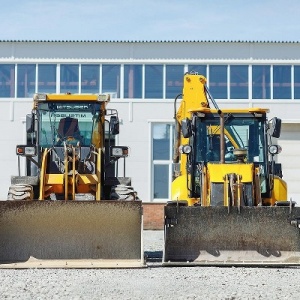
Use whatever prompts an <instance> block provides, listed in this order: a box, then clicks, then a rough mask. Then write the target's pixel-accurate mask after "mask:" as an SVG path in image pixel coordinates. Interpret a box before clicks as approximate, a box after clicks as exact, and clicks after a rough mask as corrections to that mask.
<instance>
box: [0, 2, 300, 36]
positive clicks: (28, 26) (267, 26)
mask: <svg viewBox="0 0 300 300" xmlns="http://www.w3.org/2000/svg"><path fill="white" fill-rule="evenodd" d="M0 7H1V9H0V20H1V24H2V26H1V27H2V30H1V32H0V40H103V41H107V40H115V41H116V40H117V41H128V40H130V41H136V40H139V41H147V40H151V41H153V40H157V41H162V40H168V41H170V40H177V41H178V40H181V41H182V40H185V41H187V40H207V41H208V40H209V41H216V40H217V41H233V40H242V41H300V37H299V35H300V17H299V12H300V1H299V0H285V1H282V0H280V1H279V0H252V1H249V0H181V1H180V0H173V1H172V0H170V1H167V0H123V1H122V0H106V1H104V0H9V1H8V0H0Z"/></svg>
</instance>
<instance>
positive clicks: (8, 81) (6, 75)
mask: <svg viewBox="0 0 300 300" xmlns="http://www.w3.org/2000/svg"><path fill="white" fill-rule="evenodd" d="M14 96H15V65H0V97H9V98H12V97H14Z"/></svg>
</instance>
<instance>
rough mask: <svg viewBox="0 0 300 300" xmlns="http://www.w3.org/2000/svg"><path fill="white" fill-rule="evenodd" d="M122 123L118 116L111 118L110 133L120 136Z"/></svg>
mask: <svg viewBox="0 0 300 300" xmlns="http://www.w3.org/2000/svg"><path fill="white" fill-rule="evenodd" d="M119 125H120V122H119V118H118V117H117V116H111V117H110V132H111V134H112V135H116V134H119V132H120V128H119V127H120V126H119Z"/></svg>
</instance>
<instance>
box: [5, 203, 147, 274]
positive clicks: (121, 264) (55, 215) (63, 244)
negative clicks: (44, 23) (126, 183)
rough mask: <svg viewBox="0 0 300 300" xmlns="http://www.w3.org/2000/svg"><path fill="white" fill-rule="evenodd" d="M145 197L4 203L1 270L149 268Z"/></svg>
mask: <svg viewBox="0 0 300 300" xmlns="http://www.w3.org/2000/svg"><path fill="white" fill-rule="evenodd" d="M142 229H143V228H142V205H141V202H140V201H133V202H131V201H130V202H129V201H0V268H31V267H32V268H134V267H144V266H145V264H144V254H143V249H142Z"/></svg>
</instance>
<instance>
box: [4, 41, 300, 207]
mask: <svg viewBox="0 0 300 300" xmlns="http://www.w3.org/2000/svg"><path fill="white" fill-rule="evenodd" d="M188 71H196V72H198V73H200V74H203V75H205V76H206V77H207V79H208V87H209V89H210V92H211V94H212V96H213V97H214V99H215V100H216V102H217V103H218V105H219V107H220V108H229V107H237V108H243V107H263V108H269V109H270V114H269V118H270V119H271V118H272V117H274V116H277V117H279V118H281V119H282V133H281V138H280V139H279V141H278V144H279V145H280V146H281V147H282V149H283V150H282V153H281V154H279V156H278V157H277V161H278V162H280V163H282V169H283V178H284V179H285V180H286V181H287V183H288V194H289V197H290V198H292V199H293V200H294V201H297V202H298V203H300V200H298V199H300V175H299V170H300V160H299V158H297V157H298V153H297V152H298V148H299V147H300V115H299V112H300V43H298V42H295V43H291V42H234V41H233V42H217V41H191V42H189V41H182V42H180V41H179V42H177V41H170V42H163V41H153V42H150V41H147V42H144V41H119V42H118V41H0V124H1V129H2V130H1V133H2V135H1V136H2V138H1V139H0V145H1V148H0V149H1V150H0V151H1V158H0V169H1V173H0V180H1V185H0V197H1V198H0V199H6V195H7V190H8V187H9V185H10V176H11V175H17V174H18V163H17V157H16V155H15V146H16V145H17V144H22V143H25V142H26V130H25V119H26V114H28V113H30V111H31V108H32V96H33V94H34V93H35V92H42V93H43V92H45V93H66V92H71V93H109V94H111V102H110V104H109V108H115V109H117V110H118V112H119V118H120V120H121V125H120V135H119V136H117V138H116V143H117V144H119V145H127V146H129V147H130V157H129V158H127V160H126V176H130V177H132V184H133V186H134V188H135V189H136V190H137V191H138V194H139V197H140V198H141V199H142V200H143V201H144V202H166V201H167V200H168V198H169V195H170V182H171V178H172V152H173V149H172V141H173V126H174V99H175V97H176V96H177V95H178V94H180V93H181V92H182V78H183V75H184V73H185V72H188ZM122 167H123V165H122V164H119V172H120V174H121V173H123V169H122ZM24 170H25V168H24V162H21V172H23V174H24Z"/></svg>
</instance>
